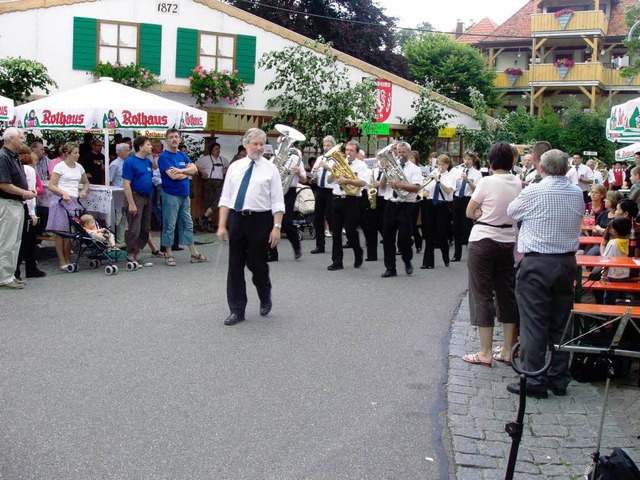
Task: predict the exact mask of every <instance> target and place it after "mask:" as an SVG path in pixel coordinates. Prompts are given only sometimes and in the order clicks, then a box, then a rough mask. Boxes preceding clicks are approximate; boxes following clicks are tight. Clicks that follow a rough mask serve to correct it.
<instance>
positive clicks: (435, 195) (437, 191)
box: [431, 182, 440, 205]
mask: <svg viewBox="0 0 640 480" xmlns="http://www.w3.org/2000/svg"><path fill="white" fill-rule="evenodd" d="M431 202H432V203H433V204H434V205H437V204H438V203H439V202H440V182H436V188H435V190H434V191H433V200H431Z"/></svg>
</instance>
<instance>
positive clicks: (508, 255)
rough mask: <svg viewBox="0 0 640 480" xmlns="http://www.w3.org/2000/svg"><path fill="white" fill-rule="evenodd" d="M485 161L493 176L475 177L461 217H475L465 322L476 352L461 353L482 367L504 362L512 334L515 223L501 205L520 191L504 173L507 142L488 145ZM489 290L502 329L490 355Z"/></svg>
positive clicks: (508, 154)
mask: <svg viewBox="0 0 640 480" xmlns="http://www.w3.org/2000/svg"><path fill="white" fill-rule="evenodd" d="M489 160H490V162H491V170H492V172H493V175H491V176H488V177H484V178H482V180H480V182H478V185H477V187H476V189H475V190H474V191H473V195H472V196H471V200H470V201H469V205H468V206H467V216H468V217H469V218H473V219H474V220H476V222H475V224H474V225H473V228H472V229H471V235H470V236H469V249H468V258H467V265H468V268H469V313H470V319H471V325H475V326H477V327H478V332H479V335H480V351H479V352H477V353H473V354H469V355H465V356H464V357H462V359H463V360H464V361H465V362H468V363H474V364H478V365H484V366H487V367H490V366H491V365H492V360H497V361H500V362H505V363H507V362H508V361H509V353H510V352H511V347H512V345H513V341H514V339H515V331H516V321H517V318H518V306H517V304H516V297H515V293H514V289H515V279H514V267H513V263H514V262H513V250H514V246H515V237H516V226H515V222H514V221H513V220H512V219H511V218H510V217H509V216H508V215H507V207H508V206H509V203H511V201H512V200H514V199H515V198H516V197H517V196H518V195H519V194H520V190H522V183H521V181H520V179H519V178H518V177H515V176H513V175H512V174H511V172H510V170H511V167H512V164H513V156H512V153H511V147H510V145H509V144H508V143H506V142H499V143H496V144H495V145H493V146H492V147H491V150H489ZM494 294H495V300H496V301H495V303H496V304H497V306H498V309H497V312H498V321H500V322H501V323H502V325H503V328H504V344H503V346H502V348H500V349H497V351H495V352H493V355H492V342H493V326H494V318H495V316H496V308H495V306H494V305H495V304H494ZM492 357H493V358H492Z"/></svg>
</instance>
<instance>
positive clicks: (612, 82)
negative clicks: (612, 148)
mask: <svg viewBox="0 0 640 480" xmlns="http://www.w3.org/2000/svg"><path fill="white" fill-rule="evenodd" d="M529 68H531V70H524V71H523V72H522V75H519V76H517V77H516V79H515V82H514V83H513V84H511V80H510V79H509V77H508V76H507V74H506V73H504V72H497V76H496V80H495V83H494V86H495V88H500V89H514V90H517V89H524V88H528V87H530V86H531V82H533V84H534V85H557V86H562V85H563V84H567V86H569V85H571V86H574V87H575V86H576V85H583V86H587V85H595V84H597V85H598V86H599V87H601V88H607V89H608V88H609V87H613V88H614V89H615V87H639V86H640V75H636V76H635V77H633V78H631V79H626V78H624V77H622V76H621V75H620V70H616V69H611V68H604V66H603V65H602V64H601V63H576V64H575V65H574V66H573V67H571V68H570V69H569V70H568V71H567V74H566V76H565V77H564V79H563V78H561V77H560V73H559V72H558V67H556V66H555V65H554V64H552V63H542V64H536V65H534V66H533V68H532V67H531V66H529Z"/></svg>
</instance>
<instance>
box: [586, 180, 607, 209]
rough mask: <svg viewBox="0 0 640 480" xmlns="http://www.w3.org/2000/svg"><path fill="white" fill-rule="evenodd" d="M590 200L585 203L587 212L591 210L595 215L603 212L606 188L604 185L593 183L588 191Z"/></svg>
mask: <svg viewBox="0 0 640 480" xmlns="http://www.w3.org/2000/svg"><path fill="white" fill-rule="evenodd" d="M589 196H590V197H591V201H590V202H589V203H587V213H589V212H591V213H592V214H593V215H595V216H596V217H597V216H598V215H600V214H601V213H602V212H604V199H605V197H606V196H607V189H606V188H604V185H594V186H592V187H591V192H590V193H589Z"/></svg>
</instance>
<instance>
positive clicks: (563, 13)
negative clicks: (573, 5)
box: [554, 8, 573, 30]
mask: <svg viewBox="0 0 640 480" xmlns="http://www.w3.org/2000/svg"><path fill="white" fill-rule="evenodd" d="M554 15H555V16H556V18H557V19H558V22H559V23H560V26H561V27H562V29H563V30H564V29H565V28H566V26H567V23H569V20H571V15H573V10H571V9H570V8H561V9H560V10H558V11H557V12H555V13H554Z"/></svg>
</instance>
